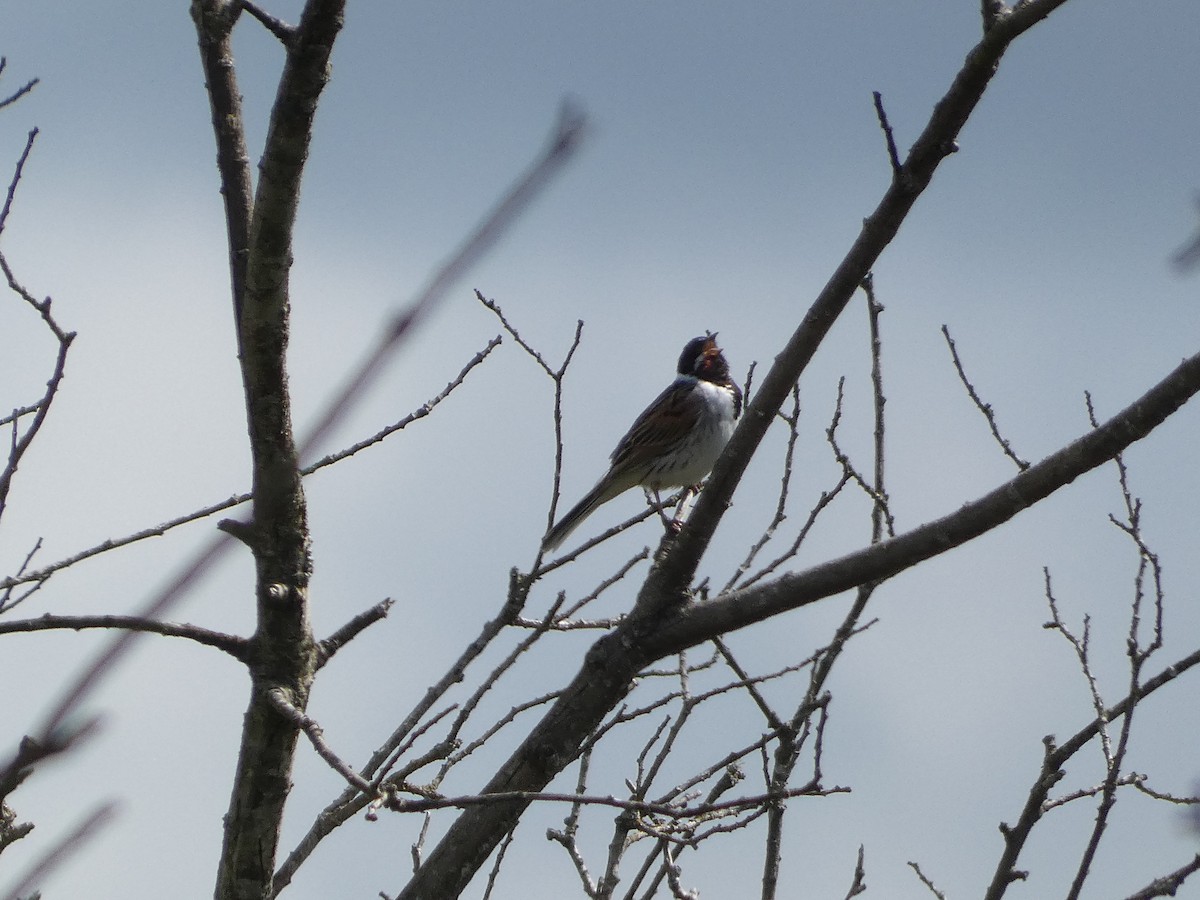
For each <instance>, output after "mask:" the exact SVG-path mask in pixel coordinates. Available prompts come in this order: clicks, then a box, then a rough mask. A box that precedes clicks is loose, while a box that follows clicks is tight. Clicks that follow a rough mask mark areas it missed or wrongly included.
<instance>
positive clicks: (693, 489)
mask: <svg viewBox="0 0 1200 900" xmlns="http://www.w3.org/2000/svg"><path fill="white" fill-rule="evenodd" d="M699 493H700V485H698V484H689V485H687V486H686V487H684V489H683V490H682V491H680V493H679V502H678V503H676V504H675V518H674V519H673V520H672V521H673V527H674V529H675V531H677V532H678V531H679V530H680V529H681V528H683V522H684V520H685V519H686V518H687V517H688V515H689V514H690V513H691V511H692V501H693V500H695V499H696V495H697V494H699Z"/></svg>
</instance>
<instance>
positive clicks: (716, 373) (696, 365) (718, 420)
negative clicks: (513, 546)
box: [542, 334, 742, 550]
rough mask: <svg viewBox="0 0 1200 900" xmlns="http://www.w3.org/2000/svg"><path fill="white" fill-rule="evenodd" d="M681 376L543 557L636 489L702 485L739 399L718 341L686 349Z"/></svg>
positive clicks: (637, 425)
mask: <svg viewBox="0 0 1200 900" xmlns="http://www.w3.org/2000/svg"><path fill="white" fill-rule="evenodd" d="M677 371H678V375H677V377H676V378H675V380H674V381H673V382H672V383H671V385H670V387H668V388H667V389H666V390H665V391H663V392H662V393H661V394H659V395H658V398H657V399H656V400H655V401H654V402H653V403H651V404H650V405H649V406H647V407H646V410H645V412H643V413H642V414H641V415H640V416H638V418H637V421H636V422H634V423H633V427H631V428H630V429H629V431H628V432H626V434H625V436H624V437H623V438H621V440H620V442H619V443H618V444H617V449H616V450H614V451H613V452H612V465H610V466H609V469H608V472H607V473H605V475H604V477H603V478H601V479H600V480H599V481H598V482H596V486H595V487H594V488H592V489H591V491H589V492H588V494H587V496H586V497H584V498H583V499H582V500H580V501H579V502H578V503H577V504H575V506H574V507H572V508H571V511H570V512H568V513H567V514H566V515H565V516H563V517H562V518H561V519H559V520H558V524H556V525H555V526H554V527H553V528H551V529H550V530H549V531H548V532H546V536H545V537H544V538H542V549H544V550H554V549H556V548H557V547H559V546H560V545H561V544H562V542H563V541H565V540H566V539H567V537H568V536H569V535H570V534H571V532H572V531H574V530H575V529H576V528H577V527H578V526H579V524H580V523H581V522H583V520H584V519H586V518H587V517H588V516H590V515H591V514H592V513H593V512H595V511H596V509H597V507H599V506H600V505H601V504H604V503H607V502H608V501H609V500H611V499H613V498H614V497H616V496H617V495H618V494H623V493H624V492H625V491H627V490H629V489H630V488H632V487H637V486H639V485H640V486H641V487H643V488H646V489H647V490H649V491H653V492H654V493H655V494H657V493H658V492H659V491H660V490H662V489H663V488H673V487H684V486H692V485H697V484H699V483H700V482H701V481H703V480H704V477H705V476H706V475H708V473H709V472H710V471H711V470H712V467H713V464H714V463H716V461H717V457H718V456H720V455H721V451H722V450H724V449H725V444H726V443H728V441H729V437H730V435H732V434H733V426H734V423H735V422H736V421H737V419H738V417H739V416H740V415H741V414H742V391H741V389H740V388H739V387H738V386H737V385H736V384H734V382H733V379H732V378H730V377H729V363H727V362H726V361H725V355H724V354H723V353H722V352H721V350H720V348H718V347H717V336H716V334H707V335H705V336H704V337H698V338H693V339H692V340H690V341H688V343H687V346H685V347H684V348H683V353H682V354H680V357H679V365H678V366H677Z"/></svg>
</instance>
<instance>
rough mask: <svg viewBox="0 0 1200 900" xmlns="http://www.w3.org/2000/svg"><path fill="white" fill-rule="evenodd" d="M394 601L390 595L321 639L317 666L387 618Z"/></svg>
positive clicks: (322, 664)
mask: <svg viewBox="0 0 1200 900" xmlns="http://www.w3.org/2000/svg"><path fill="white" fill-rule="evenodd" d="M392 603H393V601H392V599H391V598H390V597H389V598H387V599H385V600H381V601H380V602H379V603H376V604H375V605H374V606H372V607H371V608H370V609H368V610H366V611H365V612H361V613H359V614H358V615H357V616H355V617H354V618H353V619H351V620H350V621H349V622H347V623H346V624H345V625H343V626H342V627H341V628H339V629H338V630H337V631H335V632H334V633H333V634H331V635H330V636H329V637H327V638H325V640H323V641H321V644H320V647H319V648H318V650H317V654H318V657H319V658H318V661H317V668H320V667H321V666H324V665H325V663H327V662H329V660H330V659H332V658H333V655H334V654H335V653H337V652H338V650H340V649H341V648H342V647H344V646H345V645H346V644H348V643H349V642H350V641H352V640H354V638H356V637H358V635H359V634H361V633H362V632H363V631H365V630H366V629H368V628H370V627H371V626H372V625H374V624H375V623H376V622H378V621H379V620H380V619H383V618H386V617H387V614H388V610H390V609H391V608H392Z"/></svg>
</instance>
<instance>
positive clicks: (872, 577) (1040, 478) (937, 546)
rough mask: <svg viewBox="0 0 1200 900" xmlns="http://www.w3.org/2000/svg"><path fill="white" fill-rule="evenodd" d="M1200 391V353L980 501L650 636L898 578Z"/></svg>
mask: <svg viewBox="0 0 1200 900" xmlns="http://www.w3.org/2000/svg"><path fill="white" fill-rule="evenodd" d="M1198 392H1200V354H1197V355H1195V356H1192V357H1190V358H1189V359H1186V360H1184V361H1183V362H1182V363H1181V364H1180V365H1179V366H1178V367H1177V368H1176V369H1175V371H1174V372H1172V373H1171V374H1170V375H1168V376H1167V377H1166V378H1165V379H1163V380H1162V381H1161V382H1159V383H1158V384H1157V385H1155V386H1154V387H1153V388H1152V389H1151V390H1150V391H1148V392H1147V393H1146V394H1144V395H1143V396H1141V397H1139V398H1138V399H1137V400H1136V401H1135V402H1134V403H1132V404H1130V405H1129V406H1128V407H1126V408H1125V409H1124V410H1122V411H1121V412H1120V413H1118V414H1117V415H1116V416H1114V417H1113V418H1112V419H1110V420H1109V421H1108V422H1106V423H1105V424H1103V425H1101V426H1100V427H1099V428H1095V429H1093V430H1092V431H1089V432H1088V433H1087V434H1085V435H1084V436H1083V437H1081V438H1079V439H1078V440H1076V441H1074V442H1073V443H1071V444H1069V445H1067V446H1066V447H1064V448H1063V449H1062V450H1059V451H1058V452H1057V453H1053V454H1051V455H1050V456H1048V457H1046V458H1045V459H1043V460H1042V461H1041V462H1039V463H1037V464H1035V465H1033V466H1030V467H1029V468H1028V469H1026V470H1025V471H1023V472H1021V473H1020V474H1019V475H1017V476H1016V477H1015V478H1013V479H1012V480H1011V481H1007V482H1005V483H1004V484H1002V485H1000V486H999V487H998V488H996V489H995V490H993V491H991V492H990V493H988V494H985V495H984V496H983V497H980V498H979V499H978V500H975V501H973V502H971V503H968V504H966V505H964V506H963V507H961V508H960V509H958V510H956V511H955V512H953V513H951V514H950V515H948V516H944V517H943V518H941V519H936V520H935V521H933V522H929V523H927V524H925V525H922V526H920V527H918V528H914V529H913V530H912V531H909V532H907V533H905V534H902V535H899V536H897V537H894V538H891V539H890V540H886V541H883V542H882V543H880V544H875V545H873V546H871V547H868V548H866V549H864V550H860V551H858V552H856V553H851V554H850V555H848V556H843V557H842V558H841V559H835V560H832V561H830V562H827V563H823V564H822V565H819V566H814V567H813V568H811V569H808V570H806V571H804V572H797V573H794V574H790V575H784V576H782V577H780V578H778V579H776V580H775V581H773V582H771V583H770V584H766V585H761V586H756V587H753V588H749V589H745V590H740V591H734V592H732V593H730V594H726V595H725V596H723V597H719V598H717V599H716V600H713V601H712V602H711V603H705V604H702V605H693V606H689V607H687V608H686V609H683V610H681V611H679V612H677V613H676V614H674V615H673V616H670V617H667V618H666V619H665V620H662V621H660V622H659V624H658V627H657V628H655V629H654V630H653V633H652V634H651V635H650V636H649V637H648V639H647V645H646V649H647V650H648V651H649V652H650V654H651V655H652V656H653V657H654V658H659V657H662V656H665V655H667V654H670V653H675V652H677V651H678V650H680V649H683V648H685V647H690V646H693V645H695V644H697V643H699V642H701V641H704V640H708V639H709V638H711V637H713V636H715V635H718V634H723V633H725V632H727V631H730V630H733V629H736V628H744V627H745V626H747V625H750V624H752V623H754V622H760V621H762V620H763V619H766V618H769V617H771V616H773V615H777V614H779V613H781V612H784V611H786V610H790V609H796V608H797V607H800V606H804V605H806V604H808V603H812V602H814V601H816V600H820V599H822V598H823V597H829V596H832V595H834V594H839V593H841V592H842V591H846V590H850V589H852V588H855V587H857V586H859V585H861V584H864V583H868V582H871V581H880V580H882V579H885V578H890V577H892V576H893V575H895V574H897V573H898V572H902V571H904V570H905V569H907V568H911V567H912V566H914V565H916V564H917V563H919V562H923V561H924V560H926V559H929V558H930V557H933V556H937V555H939V554H941V553H945V552H946V551H947V550H950V549H952V548H954V547H957V546H960V545H961V544H964V543H966V542H967V541H970V540H972V539H973V538H976V537H978V536H979V535H981V534H984V533H986V532H987V531H990V530H991V529H993V528H995V527H996V526H998V525H1001V524H1003V523H1004V522H1007V521H1008V520H1009V519H1011V518H1012V517H1013V516H1015V515H1016V514H1017V513H1019V512H1021V511H1022V510H1024V509H1027V508H1029V507H1030V506H1032V505H1033V504H1035V503H1037V502H1038V501H1040V500H1043V499H1045V498H1046V497H1048V496H1050V494H1052V493H1054V492H1055V491H1057V490H1058V489H1059V488H1061V487H1064V486H1065V485H1067V484H1070V483H1071V482H1072V481H1074V480H1075V479H1076V478H1078V477H1079V476H1080V475H1082V474H1084V473H1085V472H1088V471H1090V470H1091V469H1094V468H1096V467H1097V466H1100V465H1103V464H1104V463H1106V462H1109V461H1110V460H1112V459H1113V458H1114V457H1115V456H1116V455H1117V454H1118V453H1120V452H1121V451H1123V450H1124V449H1125V448H1126V447H1128V446H1129V445H1130V444H1132V443H1134V442H1135V441H1138V440H1140V439H1141V438H1143V437H1145V436H1146V435H1148V434H1149V433H1150V432H1151V431H1152V430H1154V428H1156V427H1157V426H1158V425H1160V424H1162V422H1164V421H1166V419H1167V418H1168V417H1169V416H1171V415H1172V414H1173V413H1174V412H1175V411H1176V410H1178V409H1179V408H1180V407H1181V406H1182V405H1183V404H1184V403H1185V402H1187V400H1188V399H1190V398H1191V397H1192V396H1194V395H1195V394H1196V393H1198Z"/></svg>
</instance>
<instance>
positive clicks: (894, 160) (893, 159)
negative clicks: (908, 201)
mask: <svg viewBox="0 0 1200 900" xmlns="http://www.w3.org/2000/svg"><path fill="white" fill-rule="evenodd" d="M871 96H872V97H874V98H875V115H876V116H877V117H878V118H879V127H880V128H881V129H883V136H884V138H885V139H886V140H887V154H888V161H889V162H890V163H891V164H892V177H893V178H899V177H901V176H902V175H903V174H904V166H903V165H902V164H901V162H900V154H899V153H898V152H897V150H896V138H895V137H894V136H893V134H892V125H891V123H890V122H888V117H887V112H886V111H884V108H883V94H881V93H879V91H871Z"/></svg>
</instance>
